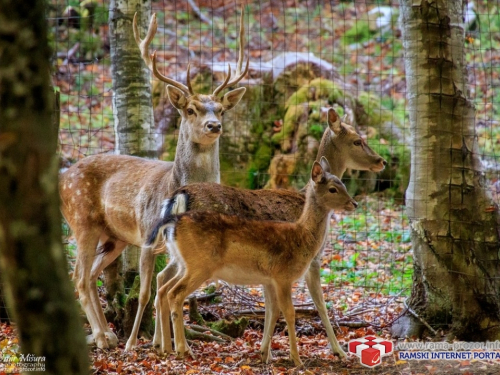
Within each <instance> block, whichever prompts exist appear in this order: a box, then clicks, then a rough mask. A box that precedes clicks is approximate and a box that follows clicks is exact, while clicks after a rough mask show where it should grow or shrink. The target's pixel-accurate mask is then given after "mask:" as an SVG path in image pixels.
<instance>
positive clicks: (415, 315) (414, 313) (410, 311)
mask: <svg viewBox="0 0 500 375" xmlns="http://www.w3.org/2000/svg"><path fill="white" fill-rule="evenodd" d="M403 304H404V306H405V308H406V309H407V310H408V312H409V313H410V314H411V315H413V316H414V317H415V318H417V319H418V320H420V322H421V323H422V324H423V325H424V326H426V327H427V329H428V330H429V331H431V332H432V334H433V335H434V336H437V335H438V332H437V331H436V330H435V329H434V328H432V327H431V326H430V324H429V323H427V322H426V321H425V320H424V319H423V318H422V317H420V316H419V315H418V314H417V313H416V312H415V311H414V310H413V309H412V308H411V307H410V306H408V305H407V304H406V300H405V301H404V302H403Z"/></svg>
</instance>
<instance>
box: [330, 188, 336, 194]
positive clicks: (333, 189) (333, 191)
mask: <svg viewBox="0 0 500 375" xmlns="http://www.w3.org/2000/svg"><path fill="white" fill-rule="evenodd" d="M328 191H329V192H330V193H332V194H335V193H338V191H337V189H335V188H334V187H331V188H330V189H328Z"/></svg>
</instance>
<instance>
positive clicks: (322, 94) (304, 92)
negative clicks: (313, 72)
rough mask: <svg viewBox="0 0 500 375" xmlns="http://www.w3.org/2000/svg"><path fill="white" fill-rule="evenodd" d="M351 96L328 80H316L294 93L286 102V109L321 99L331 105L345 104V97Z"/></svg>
mask: <svg viewBox="0 0 500 375" xmlns="http://www.w3.org/2000/svg"><path fill="white" fill-rule="evenodd" d="M346 96H349V97H350V94H347V93H346V92H345V91H344V90H342V88H340V86H339V85H338V84H337V83H335V82H333V81H330V80H328V79H324V78H316V79H313V80H312V81H310V82H307V83H306V84H304V85H303V86H302V87H300V88H299V89H298V90H297V91H296V92H295V93H293V94H292V95H291V96H290V97H289V98H288V100H287V101H286V105H285V106H286V107H287V108H288V107H289V106H291V105H294V104H295V105H297V104H300V103H307V102H315V101H318V100H320V99H323V100H326V101H327V102H329V103H335V102H338V101H339V100H341V102H342V103H343V102H344V100H345V97H346Z"/></svg>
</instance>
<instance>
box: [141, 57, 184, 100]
mask: <svg viewBox="0 0 500 375" xmlns="http://www.w3.org/2000/svg"><path fill="white" fill-rule="evenodd" d="M151 57H152V62H153V74H154V75H155V77H156V78H158V79H159V80H160V81H163V82H165V83H168V84H169V85H172V86H175V87H177V88H178V89H179V90H181V91H183V92H184V93H185V94H188V95H192V94H193V93H192V90H190V89H189V88H188V87H187V86H185V85H183V84H182V83H180V82H177V81H176V80H174V79H172V78H168V77H166V76H164V75H163V74H161V73H160V72H159V71H158V68H157V67H156V51H154V52H153V54H152V55H151Z"/></svg>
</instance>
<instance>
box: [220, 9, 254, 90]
mask: <svg viewBox="0 0 500 375" xmlns="http://www.w3.org/2000/svg"><path fill="white" fill-rule="evenodd" d="M243 14H244V12H243V5H242V6H241V15H240V43H239V48H240V50H239V52H238V62H237V63H236V74H235V76H234V78H233V79H232V80H229V78H230V77H231V68H230V67H228V73H227V76H226V79H225V80H224V82H223V83H222V84H221V85H220V86H218V87H217V88H216V89H215V90H214V93H213V94H212V95H213V96H217V95H218V94H219V93H220V92H221V91H222V90H224V89H225V88H226V87H231V86H233V85H235V84H237V83H238V82H239V81H241V80H242V79H243V77H244V76H245V75H246V74H247V72H248V65H249V63H250V59H248V60H247V63H246V66H245V70H244V71H243V72H242V71H241V66H242V65H243V58H244V55H245V51H244V49H243V46H244V44H245V24H244V22H243Z"/></svg>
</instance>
